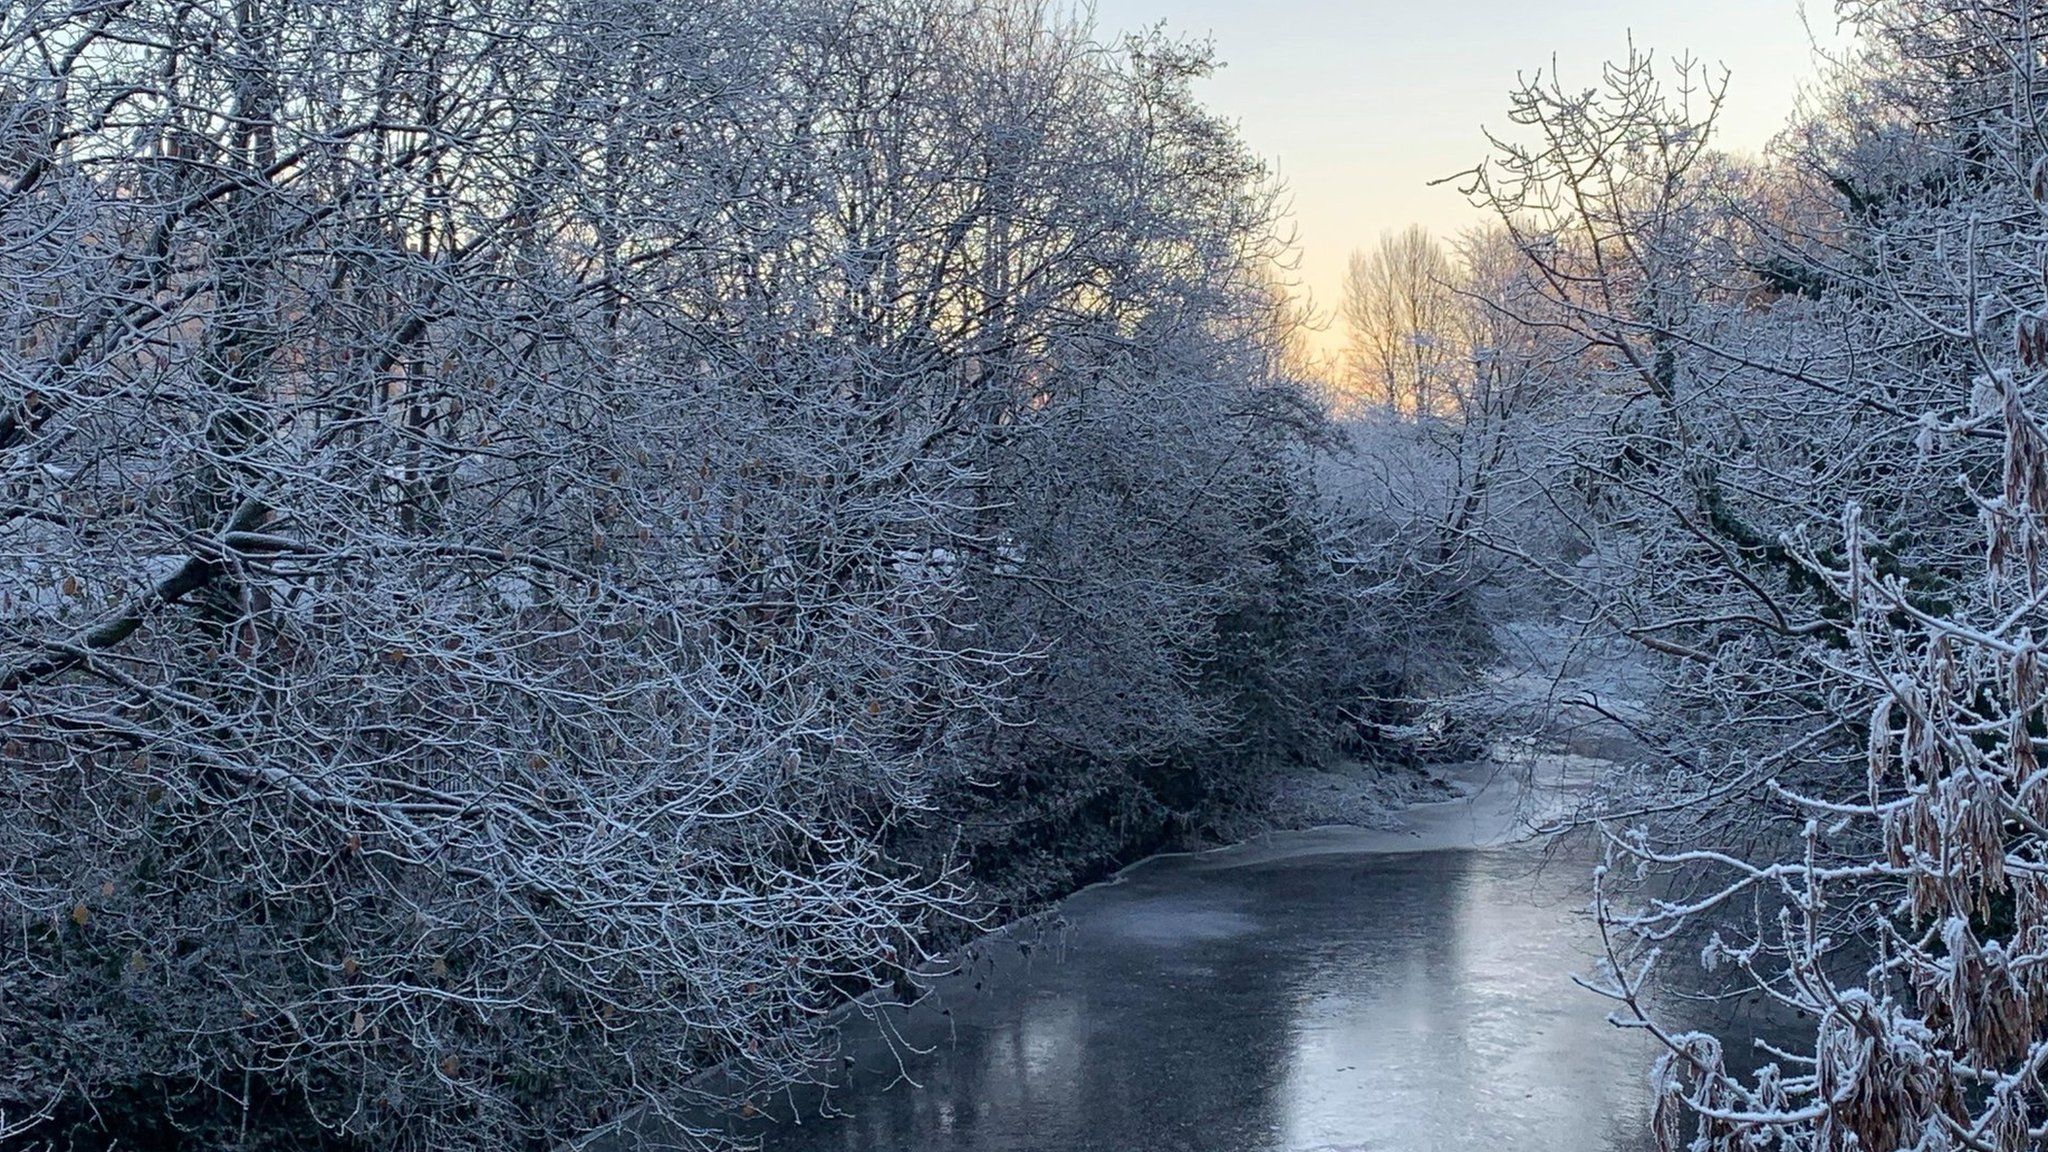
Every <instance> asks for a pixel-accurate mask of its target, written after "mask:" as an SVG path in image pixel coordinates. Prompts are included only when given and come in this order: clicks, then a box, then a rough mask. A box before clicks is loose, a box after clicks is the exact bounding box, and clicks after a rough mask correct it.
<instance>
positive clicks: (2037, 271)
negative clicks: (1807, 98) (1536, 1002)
mask: <svg viewBox="0 0 2048 1152" xmlns="http://www.w3.org/2000/svg"><path fill="white" fill-rule="evenodd" d="M1843 12H1844V14H1845V16H1846V17H1847V18H1849V19H1851V20H1852V21H1854V22H1855V23H1856V24H1857V25H1858V26H1859V27H1860V29H1861V31H1862V32H1863V34H1864V37H1865V43H1864V49H1863V53H1862V55H1861V56H1860V57H1859V58H1858V59H1857V60H1856V61H1855V62H1854V63H1853V64H1852V66H1851V67H1849V68H1848V69H1846V70H1845V71H1843V72H1842V73H1841V74H1840V75H1838V76H1837V77H1836V78H1835V80H1834V84H1835V87H1834V89H1833V90H1832V91H1831V92H1829V93H1827V94H1825V98H1824V99H1823V100H1821V101H1820V103H1819V104H1818V111H1817V112H1816V113H1814V114H1813V115H1810V116H1808V117H1807V118H1806V119H1805V120H1803V121H1802V122H1800V123H1798V124H1796V125H1795V126H1794V129H1793V130H1792V131H1791V132H1789V133H1788V134H1787V135H1786V136H1785V137H1784V138H1783V140H1782V141H1781V143H1780V145H1779V148H1778V151H1777V155H1776V157H1775V159H1774V162H1773V163H1772V164H1770V165H1768V166H1766V167H1763V168H1750V167H1745V166H1740V165H1735V164H1732V163H1729V162H1727V161H1725V160H1722V159H1720V158H1717V157H1715V156H1714V155H1713V154H1712V153H1711V151H1710V150H1708V146H1707V144H1706V140H1707V137H1706V135H1705V132H1706V129H1708V128H1710V127H1711V117H1709V116H1703V115H1700V114H1699V109H1698V108H1697V106H1694V107H1690V108H1689V107H1688V106H1687V101H1688V98H1689V94H1692V93H1699V92H1702V91H1705V92H1707V93H1709V94H1711V92H1712V91H1713V89H1711V88H1706V89H1702V88H1701V87H1699V86H1698V85H1694V84H1688V83H1686V82H1685V81H1683V80H1682V79H1681V81H1680V82H1679V83H1677V84H1676V85H1675V86H1673V87H1671V88H1664V87H1662V86H1660V85H1658V84H1657V83H1656V82H1655V79H1654V73H1653V72H1652V71H1651V70H1650V69H1649V67H1648V65H1647V64H1646V63H1645V62H1643V61H1641V60H1640V59H1638V60H1636V61H1635V62H1633V63H1631V64H1629V65H1627V66H1623V67H1620V68H1617V69H1615V70H1613V71H1611V72H1610V73H1609V75H1608V77H1607V79H1606V86H1605V88H1604V89H1603V90H1600V91H1597V92H1594V93H1588V94H1580V93H1576V92H1572V91H1570V90H1566V89H1562V88H1560V87H1557V86H1555V85H1547V86H1531V87H1529V88H1528V89H1525V90H1524V92H1523V93H1522V95H1521V96H1520V97H1519V98H1518V102H1517V109H1518V119H1519V120H1520V121H1521V122H1522V123H1523V124H1524V125H1525V126H1526V127H1527V128H1528V129H1529V130H1530V131H1531V133H1532V135H1533V136H1534V137H1535V139H1536V141H1537V142H1536V143H1533V144H1531V143H1526V142H1525V143H1521V144H1518V145H1514V146H1510V147H1508V149H1507V150H1506V151H1505V153H1504V155H1503V157H1502V159H1501V161H1500V163H1499V165H1498V166H1496V167H1495V168H1493V169H1492V170H1490V171H1489V172H1487V173H1486V174H1485V175H1484V178H1483V179H1482V180H1481V181H1480V182H1479V183H1478V185H1477V186H1476V188H1477V191H1478V192H1479V193H1480V194H1481V195H1482V197H1485V198H1487V199H1488V200H1490V202H1492V203H1493V204H1494V205H1495V206H1496V207H1498V208H1500V209H1501V211H1502V216H1503V219H1504V221H1506V222H1507V223H1508V224H1509V226H1511V227H1513V228H1515V229H1516V230H1517V232H1518V236H1519V246H1520V247H1521V248H1522V250H1523V252H1524V253H1525V255H1526V257H1527V259H1528V260H1529V262H1530V264H1531V266H1532V267H1533V268H1535V269H1536V270H1537V271H1538V273H1539V274H1540V276H1541V277H1542V282H1543V283H1545V284H1546V285H1548V291H1547V302H1548V309H1547V311H1546V312H1545V313H1543V314H1542V315H1541V316H1539V317H1538V319H1539V320H1540V321H1541V322H1543V323H1545V324H1556V323H1560V322H1562V323H1564V324H1565V325H1567V326H1568V328H1569V330H1570V331H1572V332H1574V333H1576V334H1577V335H1578V337H1579V338H1580V339H1581V340H1582V341H1583V345H1584V350H1585V355H1584V370H1583V371H1582V373H1581V381H1582V390H1581V395H1582V396H1583V397H1584V400H1585V403H1586V407H1587V409H1588V412H1589V413H1590V418H1589V419H1584V420H1581V421H1579V422H1577V423H1576V424H1570V425H1565V426H1562V427H1560V428H1558V429H1557V430H1556V434H1555V436H1554V438H1553V439H1552V445H1553V447H1552V451H1553V452H1554V453H1555V455H1556V456H1557V457H1558V458H1559V459H1560V461H1561V462H1563V463H1564V464H1565V465H1567V467H1566V468H1565V469H1564V470H1563V472H1562V473H1561V474H1562V475H1566V476H1569V477H1570V478H1571V479H1572V483H1571V484H1570V485H1569V486H1561V487H1560V488H1559V489H1558V497H1559V500H1558V503H1559V507H1560V508H1561V509H1564V510H1566V511H1567V512H1568V514H1569V516H1570V519H1571V522H1572V523H1573V525H1574V530H1575V532H1576V533H1577V534H1578V535H1579V537H1580V539H1581V541H1582V544H1583V547H1584V549H1585V558H1584V559H1583V560H1582V561H1581V562H1580V563H1579V564H1577V565H1576V566H1574V568H1573V569H1572V570H1570V571H1568V572H1560V573H1558V575H1559V578H1560V581H1561V582H1563V583H1568V584H1570V585H1571V586H1572V587H1573V589H1574V591H1575V592H1576V593H1577V594H1578V595H1579V596H1580V597H1581V600H1580V603H1581V604H1583V605H1584V606H1585V607H1586V609H1587V610H1588V611H1589V612H1590V613H1592V614H1594V616H1595V617H1596V618H1597V619H1602V620H1605V621H1608V622H1610V623H1611V625H1612V626H1613V627H1615V628H1616V629H1618V630H1620V631H1621V632H1623V633H1624V634H1626V635H1629V636H1631V637H1633V638H1634V639H1636V640H1638V641H1639V642H1641V643H1642V645H1643V646H1644V647H1645V648H1646V649H1648V650H1650V651H1652V652H1654V653H1655V654H1656V655H1657V657H1658V658H1659V659H1660V660H1661V661H1662V665H1661V666H1662V668H1663V670H1664V672H1665V675H1664V677H1663V689H1664V690H1663V695H1662V697H1661V698H1660V699H1658V700H1655V701H1651V702H1649V703H1650V705H1651V707H1650V708H1649V710H1648V711H1646V712H1642V713H1637V714H1634V715H1631V716H1629V717H1626V719H1628V720H1629V721H1630V722H1631V723H1633V724H1634V725H1635V726H1636V727H1637V730H1638V732H1639V734H1640V735H1641V736H1642V737H1643V739H1644V742H1645V750H1646V755H1647V756H1648V757H1649V758H1650V759H1651V762H1652V767H1651V768H1650V770H1649V771H1647V772H1646V773H1645V774H1644V775H1643V776H1641V777H1639V778H1637V779H1635V780H1633V781H1630V782H1628V785H1625V786H1624V787H1623V788H1621V790H1619V791H1618V792H1617V793H1616V794H1615V795H1613V796H1612V797H1610V799H1609V801H1608V811H1607V813H1606V818H1607V825H1606V826H1607V829H1608V833H1609V843H1610V846H1611V849H1612V853H1611V854H1612V858H1613V859H1612V861H1611V866H1610V868H1609V869H1608V870H1606V871H1605V872H1604V873H1603V897H1602V908H1601V910H1602V912H1603V913H1604V918H1605V922H1606V923H1607V924H1608V925H1609V926H1610V928H1612V929H1613V931H1614V933H1615V935H1614V940H1615V950H1614V955H1613V957H1612V965H1611V967H1610V968H1609V969H1608V970H1607V971H1606V972H1605V973H1604V974H1603V975H1602V977H1601V978H1600V979H1598V980H1596V981H1594V983H1595V984H1596V986H1597V987H1598V989H1599V990H1601V991H1603V992H1605V993H1606V994H1608V995H1610V996H1613V997H1615V998H1616V999H1617V1000H1618V1001H1620V1003H1621V1005H1622V1011H1621V1013H1620V1018H1621V1019H1622V1020H1623V1022H1625V1023H1628V1024H1630V1025H1632V1026H1637V1027H1641V1028H1645V1029H1648V1030H1650V1031H1651V1032H1652V1033H1653V1034H1654V1035H1655V1036H1656V1037H1657V1038H1658V1039H1659V1040H1660V1041H1662V1042H1663V1044H1664V1045H1665V1046H1666V1048H1667V1054H1666V1056H1665V1057H1664V1059H1663V1060H1662V1061H1661V1062H1660V1064H1659V1069H1658V1083H1659V1085H1660V1088H1661V1093H1662V1094H1661V1097H1660V1105H1659V1108H1658V1112H1657V1120H1656V1123H1657V1131H1658V1136H1659V1139H1660V1140H1661V1142H1662V1144H1663V1146H1665V1147H1668V1148H1679V1147H1693V1148H1699V1149H1738V1148H1766V1147H1777V1148H1815V1149H1820V1148H1826V1149H1850V1148H1856V1149H1900V1148H1914V1149H1961V1148H1972V1149H2018V1148H2029V1147H2036V1146H2038V1145H2039V1144H2040V1142H2041V1141H2042V1139H2043V1138H2044V1129H2043V1127H2042V1116H2043V1111H2044V1109H2043V1101H2042V1099H2041V1097H2040V1092H2041V1089H2040V1084H2041V1081H2040V1077H2039V1070H2040V1066H2041V1061H2042V1059H2043V1052H2044V1050H2048V1049H2044V1046H2043V1045H2044V1042H2043V1039H2042V1037H2043V1024H2044V1019H2048V1017H2044V1009H2043V1005H2044V1001H2043V999H2042V997H2041V993H2040V987H2039V983H2040V981H2039V974H2040V971H2041V967H2042V962H2043V955H2042V948H2043V945H2044V940H2048V936H2044V934H2043V929H2042V927H2041V925H2040V924H2039V918H2040V917H2039V909H2038V907H2037V905H2038V904H2039V893H2038V892H2037V890H2036V889H2037V887H2038V884H2037V878H2038V874H2039V873H2040V871H2041V868H2042V858H2041V852H2042V847H2043V845H2042V841H2041V839H2040V835H2041V833H2042V831H2043V823H2042V821H2041V819H2040V813H2039V812H2037V811H2036V808H2037V807H2038V802H2039V798H2040V793H2041V787H2042V783H2043V781H2042V779H2041V777H2040V773H2039V772H2038V770H2037V768H2036V765H2035V759H2036V755H2037V752H2038V748H2039V743H2038V742H2039V740H2040V739H2041V737H2040V732H2041V724H2042V714H2041V702H2040V687H2039V684H2038V680H2039V671H2038V669H2037V667H2036V664H2037V662H2038V660H2037V655H2036V653H2035V645H2036V643H2037V641H2036V639H2035V638H2036V637H2037V636H2038V634H2039V633H2040V632H2041V631H2042V627H2043V616H2042V614H2041V611H2040V609H2041V603H2040V592H2041V579H2042V570H2041V567H2040V562H2041V556H2040V553H2039V547H2038V543H2037V541H2038V540H2039V539H2040V537H2041V532H2042V529H2043V522H2042V514H2043V511H2044V508H2048V504H2044V502H2043V501H2044V497H2043V492H2044V490H2043V489H2042V487H2041V480H2040V477H2041V472H2040V468H2041V463H2040V461H2041V452H2042V446H2043V443H2044V441H2043V429H2042V424H2041V420H2040V416H2039V415H2038V409H2039V407H2040V397H2039V391H2040V387H2041V380H2042V379H2043V375H2042V373H2043V368H2044V366H2048V353H2044V350H2043V346H2042V343H2041V340H2042V329H2041V322H2040V320H2039V317H2040V316H2041V315H2042V313H2043V310H2044V307H2048V290H2044V284H2043V279H2042V276H2043V273H2042V262H2041V261H2042V256H2043V237H2044V235H2048V224H2044V222H2048V214H2044V210H2043V207H2042V203H2043V200H2044V198H2048V185H2044V182H2043V177H2042V175H2041V173H2042V171H2043V169H2042V167H2041V164H2040V161H2041V157H2042V156H2043V155H2044V152H2048V147H2044V145H2048V141H2044V140H2043V138H2042V137H2041V135H2040V133H2039V130H2038V110H2039V108H2040V107H2041V106H2042V100H2043V89H2042V85H2041V81H2040V77H2039V54H2038V48H2037V46H2036V45H2037V37H2038V33H2039V23H2038V22H2039V19H2040V14H2039V13H2038V12H2036V11H2034V10H2033V9H2031V8H2027V7H2024V6H2019V5H2001V4H1993V5H1982V4H1952V3H1947V2H1946V0H1874V2H1870V3H1854V4H1847V5H1844V6H1843ZM1681 75H1683V73H1681ZM1631 873H1638V874H1641V873H1649V874H1653V877H1654V878H1653V880H1652V883H1651V886H1650V887H1649V888H1648V889H1637V890H1632V891H1630V893H1629V894H1628V895H1626V896H1624V895H1622V894H1621V891H1622V886H1621V881H1622V880H1624V879H1625V878H1627V877H1629V875H1630V874H1631ZM1631 936H1633V938H1634V940H1635V941H1636V942H1637V943H1639V944H1647V945H1650V946H1652V950H1651V951H1650V952H1648V953H1641V952H1630V951H1629V950H1628V948H1627V947H1626V946H1625V945H1624V940H1626V939H1628V938H1629V937H1631ZM1702 941H1703V942H1704V943H1703V947H1701V949H1700V953H1701V957H1702V959H1703V960H1705V961H1706V962H1708V963H1709V964H1710V965H1714V966H1720V967H1725V968H1730V969H1732V970H1733V971H1734V973H1735V976H1736V978H1737V979H1741V980H1744V981H1746V982H1747V983H1749V984H1751V985H1753V986H1754V988H1755V989H1757V990H1758V991H1761V992H1762V993H1764V995H1765V997H1766V999H1767V1000H1768V1001H1769V1002H1772V1003H1776V1004H1778V1005H1781V1006H1783V1007H1785V1008H1786V1009H1788V1010H1790V1009H1796V1010H1797V1012H1798V1013H1804V1017H1800V1016H1798V1015H1796V1014H1795V1013H1793V1012H1791V1011H1788V1012H1787V1013H1786V1016H1787V1018H1788V1020H1791V1021H1795V1022H1796V1021H1797V1020H1798V1019H1802V1018H1803V1019H1805V1020H1806V1021H1808V1024H1807V1025H1805V1026H1804V1027H1811V1029H1812V1032H1811V1043H1810V1044H1808V1043H1799V1044H1795V1045H1792V1046H1790V1047H1789V1048H1784V1047H1781V1048H1779V1049H1773V1050H1769V1051H1760V1052H1758V1053H1756V1054H1755V1055H1753V1056H1751V1055H1748V1054H1744V1053H1740V1052H1737V1051H1736V1050H1734V1049H1732V1048H1727V1047H1724V1045H1723V1042H1722V1040H1721V1039H1719V1038H1716V1037H1713V1036H1709V1035H1705V1034H1697V1033H1685V1032H1679V1031H1675V1030H1672V1029H1671V1028H1669V1026H1668V1025H1667V1024H1666V1022H1665V1020H1664V1018H1663V1016H1662V1014H1661V1013H1660V1012H1659V1011H1658V1009H1657V1008H1656V1007H1655V1005H1654V1004H1653V1003H1652V1001H1653V999H1654V997H1653V996H1651V995H1650V994H1649V992H1648V989H1649V987H1650V981H1651V978H1652V977H1653V975H1654V972H1655V971H1656V968H1655V965H1654V961H1655V959H1656V958H1657V952H1656V951H1655V948H1656V947H1657V946H1674V947H1675V946H1677V945H1679V944H1681V943H1682V944H1683V945H1684V946H1685V947H1686V948H1687V949H1688V950H1690V948H1691V947H1693V946H1695V945H1699V944H1701V942H1702ZM1665 962H1666V963H1671V962H1673V961H1671V960H1669V959H1666V960H1665ZM1789 1027H1791V1028H1792V1029H1793V1030H1794V1031H1795V1032H1796V1031H1798V1030H1799V1029H1800V1028H1801V1027H1802V1026H1800V1025H1797V1024H1796V1023H1794V1024H1791V1025H1789ZM1752 1068H1754V1069H1756V1070H1755V1071H1754V1072H1751V1071H1750V1069H1752Z"/></svg>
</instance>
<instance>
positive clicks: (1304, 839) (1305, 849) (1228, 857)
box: [1125, 747, 1611, 872]
mask: <svg viewBox="0 0 2048 1152" xmlns="http://www.w3.org/2000/svg"><path fill="white" fill-rule="evenodd" d="M1609 767H1611V764H1610V763H1609V762H1608V761H1606V760H1601V759H1597V758H1594V757H1590V756H1581V755H1577V754H1575V753H1570V752H1536V751H1533V750H1530V749H1527V748H1518V747H1502V748H1499V749H1496V751H1495V754H1494V755H1493V756H1491V757H1489V758H1488V759H1486V760H1482V761H1476V762H1473V763H1468V764H1458V765H1451V766H1446V767H1444V768H1442V769H1439V770H1437V772H1436V773H1435V774H1434V775H1432V776H1431V777H1430V779H1433V780H1435V781H1437V783H1436V784H1435V785H1433V786H1432V787H1430V788H1427V789H1425V790H1424V791H1426V792H1434V793H1435V794H1437V795H1442V794H1443V793H1444V792H1445V791H1448V792H1449V793H1450V796H1449V798H1448V799H1430V800H1427V801H1425V802H1420V803H1413V804H1410V805H1409V806H1407V807H1403V808H1396V809H1391V810H1390V809H1389V808H1388V807H1387V806H1385V805H1384V803H1382V802H1381V800H1380V799H1379V797H1380V796H1381V794H1382V793H1381V789H1382V787H1383V786H1381V785H1375V784H1374V783H1373V782H1372V781H1371V779H1370V778H1371V777H1372V776H1373V775H1375V774H1374V773H1372V772H1370V770H1364V771H1360V772H1357V773H1353V774H1351V775H1350V779H1352V780H1354V781H1355V787H1356V789H1357V791H1356V792H1355V793H1354V794H1353V795H1352V796H1351V797H1349V798H1338V799H1331V800H1325V801H1324V803H1325V804H1326V805H1328V806H1329V807H1330V808H1331V809H1332V810H1342V809H1343V808H1345V807H1346V806H1347V805H1348V806H1351V807H1355V808H1356V809H1358V810H1360V811H1363V812H1368V813H1369V815H1370V817H1371V819H1370V821H1369V822H1368V821H1330V822H1328V823H1325V824H1322V825H1320V826H1313V827H1301V828H1297V829H1294V830H1288V831H1277V832H1269V833H1265V834H1262V835H1259V836H1254V837H1252V838H1250V839H1248V840H1246V841H1244V842H1243V843H1240V844H1233V845H1231V846H1229V847H1226V848H1216V849H1212V850H1210V851H1206V852H1200V853H1195V854H1194V855H1195V856H1196V858H1197V860H1198V862H1199V866H1200V867H1204V868H1241V867H1249V866H1253V865H1259V864H1270V863H1274V862H1277V861H1282V860H1291V859H1298V858H1301V857H1305V856H1327V855H1384V854H1388V853H1396V852H1444V851H1474V850H1482V849H1489V848H1501V847H1505V846H1508V845H1511V844H1519V843H1522V842H1525V841H1528V840H1532V839H1535V838H1537V837H1539V836H1542V835H1545V834H1546V833H1547V832H1548V831H1549V830H1551V829H1554V828H1556V827H1557V826H1558V825H1559V824H1560V823H1561V822H1563V821H1565V820H1567V819H1569V818H1570V816H1571V815H1572V814H1573V812H1574V811H1576V810H1577V809H1578V807H1579V806H1580V805H1581V804H1582V803H1583V802H1584V801H1585V799H1586V798H1587V796H1588V794H1589V793H1590V792H1591V790H1592V788H1593V785H1594V782H1595V780H1596V778H1597V777H1598V775H1599V773H1600V772H1601V771H1603V770H1605V769H1607V768H1609ZM1331 775H1339V774H1337V773H1335V772H1334V771H1333V772H1332V773H1324V774H1319V775H1318V776H1317V777H1311V778H1310V780H1309V783H1308V784H1307V785H1306V787H1308V788H1310V789H1312V790H1313V789H1315V788H1318V787H1326V786H1330V782H1329V781H1328V780H1326V779H1321V777H1323V776H1331ZM1340 778H1341V775H1340ZM1375 805H1377V806H1376V807H1375ZM1152 859H1153V860H1158V859H1161V857H1153V858H1152ZM1146 863H1148V861H1140V862H1139V863H1138V864H1134V865H1132V868H1141V867H1144V866H1145V864H1146ZM1125 871H1126V872H1128V871H1130V869H1126V870H1125Z"/></svg>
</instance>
